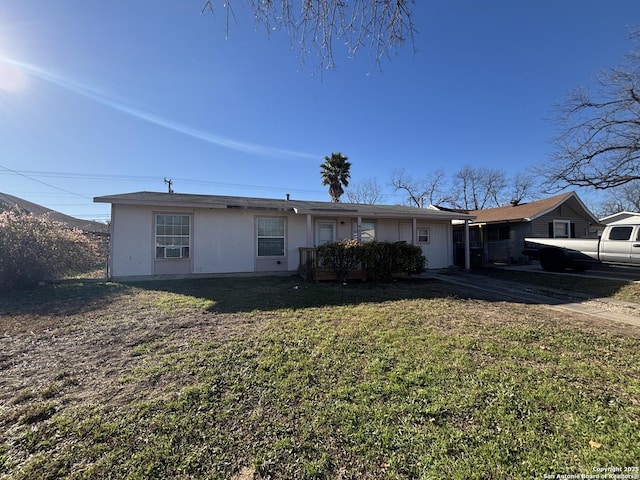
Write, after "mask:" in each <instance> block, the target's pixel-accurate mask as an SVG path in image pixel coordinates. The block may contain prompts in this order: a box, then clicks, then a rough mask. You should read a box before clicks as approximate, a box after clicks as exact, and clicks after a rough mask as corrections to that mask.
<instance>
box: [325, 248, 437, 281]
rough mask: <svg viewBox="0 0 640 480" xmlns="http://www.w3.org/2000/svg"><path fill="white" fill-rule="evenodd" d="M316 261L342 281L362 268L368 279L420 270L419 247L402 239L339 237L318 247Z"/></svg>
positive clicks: (424, 262) (408, 273) (421, 260)
mask: <svg viewBox="0 0 640 480" xmlns="http://www.w3.org/2000/svg"><path fill="white" fill-rule="evenodd" d="M318 258H319V260H320V264H321V265H323V266H324V267H326V268H328V269H329V270H331V271H332V272H334V273H335V274H336V275H337V277H338V281H339V282H343V281H344V280H345V279H346V277H347V275H348V274H349V272H351V271H353V270H355V269H356V268H358V267H361V268H363V269H364V270H365V271H366V273H367V279H369V280H382V281H386V280H390V279H391V278H392V277H393V276H394V275H397V274H404V275H412V274H418V273H421V272H423V271H424V269H425V265H426V262H427V260H426V258H425V256H424V255H423V254H422V249H421V248H420V247H418V246H416V245H411V244H408V243H405V242H395V243H394V242H368V243H358V242H357V241H355V240H340V241H338V242H334V243H325V244H324V245H322V246H320V247H318Z"/></svg>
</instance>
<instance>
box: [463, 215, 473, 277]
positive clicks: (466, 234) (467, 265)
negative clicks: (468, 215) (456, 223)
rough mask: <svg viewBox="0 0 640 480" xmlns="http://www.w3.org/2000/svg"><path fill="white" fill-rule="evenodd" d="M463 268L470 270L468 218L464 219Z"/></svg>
mask: <svg viewBox="0 0 640 480" xmlns="http://www.w3.org/2000/svg"><path fill="white" fill-rule="evenodd" d="M464 269H465V270H467V271H469V270H471V249H470V247H469V220H466V219H465V221H464Z"/></svg>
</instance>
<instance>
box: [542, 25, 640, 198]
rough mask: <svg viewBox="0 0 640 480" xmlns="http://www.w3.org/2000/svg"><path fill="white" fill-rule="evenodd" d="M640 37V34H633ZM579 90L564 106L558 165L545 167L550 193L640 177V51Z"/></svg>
mask: <svg viewBox="0 0 640 480" xmlns="http://www.w3.org/2000/svg"><path fill="white" fill-rule="evenodd" d="M631 38H632V40H635V41H637V40H639V39H640V31H638V30H637V31H635V32H634V33H633V34H632V35H631ZM596 82H597V85H598V89H597V90H596V91H595V92H592V91H590V90H589V89H587V88H578V89H575V90H574V91H573V92H571V93H570V94H569V95H568V96H567V98H566V100H565V102H564V103H563V104H562V105H560V106H559V107H558V109H557V110H558V111H557V118H556V121H557V123H558V125H559V127H560V132H561V133H560V134H559V135H558V137H557V138H556V139H555V146H556V148H555V151H554V154H553V156H552V162H550V163H548V164H546V165H544V166H542V167H540V169H539V170H540V172H541V173H542V174H543V175H544V177H545V180H546V182H545V184H546V186H547V190H549V191H550V190H561V189H564V188H566V187H569V186H577V187H592V188H595V189H609V188H615V187H619V186H621V185H624V184H626V183H629V182H633V181H636V180H639V179H640V49H637V48H636V49H635V50H633V51H632V52H631V53H629V54H628V55H627V56H626V58H625V61H624V62H623V64H622V65H621V66H620V67H617V68H609V69H607V70H604V71H602V72H601V74H600V75H599V76H598V77H597V78H596Z"/></svg>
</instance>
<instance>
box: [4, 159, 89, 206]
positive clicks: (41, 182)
mask: <svg viewBox="0 0 640 480" xmlns="http://www.w3.org/2000/svg"><path fill="white" fill-rule="evenodd" d="M0 168H3V169H4V170H6V171H7V172H11V173H13V174H15V175H20V176H21V177H24V178H28V179H29V180H32V181H34V182H37V183H40V184H42V185H46V186H47V187H51V188H54V189H56V190H60V191H61V192H65V193H69V194H71V195H75V196H78V197H82V198H86V199H88V200H91V197H88V196H86V195H82V194H80V193H76V192H72V191H71V190H67V189H66V188H61V187H57V186H56V185H52V184H50V183H47V182H43V181H42V180H38V179H36V178H33V177H32V176H30V175H28V174H26V173H23V172H19V171H17V170H13V169H11V168H7V167H5V166H4V165H0Z"/></svg>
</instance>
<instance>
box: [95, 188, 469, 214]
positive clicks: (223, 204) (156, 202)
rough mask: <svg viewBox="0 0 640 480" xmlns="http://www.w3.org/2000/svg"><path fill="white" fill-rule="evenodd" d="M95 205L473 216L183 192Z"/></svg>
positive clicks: (149, 194) (136, 195) (129, 197)
mask: <svg viewBox="0 0 640 480" xmlns="http://www.w3.org/2000/svg"><path fill="white" fill-rule="evenodd" d="M93 201H94V202H100V203H112V204H123V205H127V204H128V205H152V206H175V207H191V208H228V209H233V208H238V209H252V210H272V211H274V210H275V211H281V212H286V211H293V212H295V213H297V214H306V213H309V214H313V215H316V216H322V215H326V216H329V215H331V216H344V217H347V216H351V217H353V216H368V217H380V218H383V217H415V218H430V219H441V220H452V219H460V220H463V219H469V220H471V219H473V215H469V214H466V213H459V212H441V211H437V210H431V209H426V208H416V207H407V206H403V205H368V204H361V203H333V202H316V201H309V200H295V199H290V200H285V199H273V198H252V197H230V196H222V195H195V194H184V193H160V192H135V193H124V194H118V195H106V196H102V197H95V198H94V199H93Z"/></svg>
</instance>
